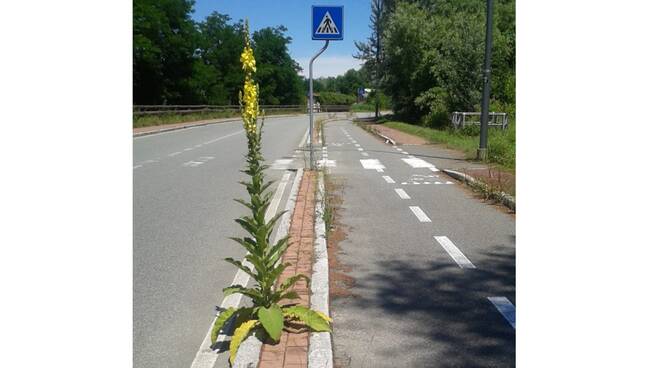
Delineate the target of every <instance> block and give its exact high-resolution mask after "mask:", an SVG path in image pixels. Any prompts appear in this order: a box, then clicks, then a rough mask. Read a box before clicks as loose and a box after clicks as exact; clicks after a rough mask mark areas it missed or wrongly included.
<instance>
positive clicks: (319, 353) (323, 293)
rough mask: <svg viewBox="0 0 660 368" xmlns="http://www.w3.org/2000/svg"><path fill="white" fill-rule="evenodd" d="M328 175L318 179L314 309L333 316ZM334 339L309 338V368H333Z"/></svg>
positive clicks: (325, 335)
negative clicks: (327, 225)
mask: <svg viewBox="0 0 660 368" xmlns="http://www.w3.org/2000/svg"><path fill="white" fill-rule="evenodd" d="M324 178H325V176H324V174H323V172H322V171H319V174H318V176H317V180H318V183H317V196H316V211H315V217H316V218H315V225H314V233H315V234H314V235H315V240H314V264H313V265H312V285H311V292H312V295H311V298H310V307H311V308H312V309H315V310H318V311H320V312H323V313H325V314H326V315H328V316H330V296H329V291H330V286H329V274H328V248H327V243H326V238H327V237H326V228H325V221H324V220H323V213H324V211H325V202H324V199H325V185H324ZM332 360H333V357H332V339H331V337H330V333H329V332H312V333H310V336H309V349H308V353H307V362H308V363H307V367H309V368H332V367H333V361H332Z"/></svg>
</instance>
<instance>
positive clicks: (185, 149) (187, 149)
mask: <svg viewBox="0 0 660 368" xmlns="http://www.w3.org/2000/svg"><path fill="white" fill-rule="evenodd" d="M183 150H184V151H192V148H184V149H183Z"/></svg>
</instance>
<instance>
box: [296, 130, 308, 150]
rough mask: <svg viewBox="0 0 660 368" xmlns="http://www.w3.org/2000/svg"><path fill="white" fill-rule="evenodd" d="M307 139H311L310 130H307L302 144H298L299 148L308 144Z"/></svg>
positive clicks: (301, 141)
mask: <svg viewBox="0 0 660 368" xmlns="http://www.w3.org/2000/svg"><path fill="white" fill-rule="evenodd" d="M307 138H309V128H307V130H306V131H305V134H303V136H302V139H301V140H300V143H298V147H302V146H303V145H304V144H305V143H307Z"/></svg>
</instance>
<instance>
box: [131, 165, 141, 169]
mask: <svg viewBox="0 0 660 368" xmlns="http://www.w3.org/2000/svg"><path fill="white" fill-rule="evenodd" d="M140 167H142V165H135V166H133V170H135V169H137V168H140Z"/></svg>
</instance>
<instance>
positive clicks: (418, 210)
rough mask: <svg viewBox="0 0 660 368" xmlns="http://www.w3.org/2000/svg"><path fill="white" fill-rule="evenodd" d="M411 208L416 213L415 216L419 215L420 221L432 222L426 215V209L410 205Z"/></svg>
mask: <svg viewBox="0 0 660 368" xmlns="http://www.w3.org/2000/svg"><path fill="white" fill-rule="evenodd" d="M410 210H411V211H412V213H414V214H415V216H417V219H418V220H419V222H431V219H430V218H429V217H428V216H426V214H425V213H424V211H422V209H421V208H419V207H418V206H410Z"/></svg>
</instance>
